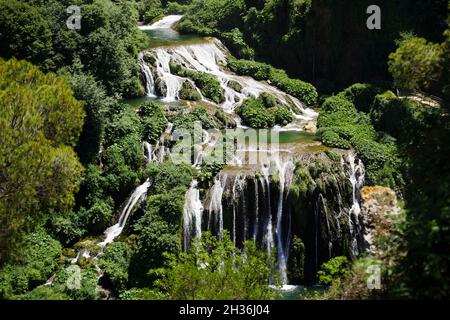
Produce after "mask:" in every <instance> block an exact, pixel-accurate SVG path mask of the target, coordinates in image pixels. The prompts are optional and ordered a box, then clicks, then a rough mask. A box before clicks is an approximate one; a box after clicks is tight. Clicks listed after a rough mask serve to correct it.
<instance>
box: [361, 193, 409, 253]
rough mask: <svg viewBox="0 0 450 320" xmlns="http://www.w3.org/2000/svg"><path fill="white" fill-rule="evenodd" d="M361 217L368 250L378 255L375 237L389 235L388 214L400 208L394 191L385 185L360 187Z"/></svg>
mask: <svg viewBox="0 0 450 320" xmlns="http://www.w3.org/2000/svg"><path fill="white" fill-rule="evenodd" d="M361 199H362V208H361V213H362V218H363V225H364V240H365V241H366V245H367V248H368V251H369V253H370V254H372V255H379V254H380V252H378V251H379V250H380V248H378V247H377V246H376V242H375V240H376V239H382V238H387V237H388V236H389V232H390V229H391V228H390V227H391V225H392V220H391V219H390V218H389V214H397V213H399V212H400V208H399V206H398V205H397V197H396V194H395V192H394V191H393V190H392V189H390V188H386V187H380V186H372V187H369V186H366V187H363V188H362V189H361Z"/></svg>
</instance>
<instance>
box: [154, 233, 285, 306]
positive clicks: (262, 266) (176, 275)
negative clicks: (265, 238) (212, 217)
mask: <svg viewBox="0 0 450 320" xmlns="http://www.w3.org/2000/svg"><path fill="white" fill-rule="evenodd" d="M166 257H167V258H168V259H167V263H166V266H165V268H164V269H158V270H153V271H152V272H153V273H154V274H155V275H156V276H158V277H159V279H158V281H156V282H155V285H156V286H157V287H159V288H160V289H161V290H162V291H163V292H167V294H168V297H169V298H170V299H199V300H201V299H273V298H275V297H276V293H275V291H274V290H273V289H272V288H271V287H269V285H268V284H269V279H270V278H271V279H273V283H274V285H277V284H278V281H277V280H278V272H277V270H276V268H272V267H271V265H272V264H273V259H272V258H270V257H268V256H267V254H266V253H265V252H263V251H260V250H258V249H257V248H256V245H255V243H254V242H251V241H246V242H245V244H244V249H242V250H240V249H238V248H236V247H235V246H234V245H233V242H232V241H231V240H230V236H229V234H228V233H227V232H224V234H223V236H222V239H220V240H218V239H217V238H216V237H214V236H212V235H211V234H209V233H207V232H206V233H203V235H202V238H200V239H196V240H194V242H193V245H192V249H191V250H190V252H187V253H185V252H183V253H180V254H179V255H178V256H175V255H166ZM199 263H201V264H202V266H203V267H201V268H199V267H198V266H199Z"/></svg>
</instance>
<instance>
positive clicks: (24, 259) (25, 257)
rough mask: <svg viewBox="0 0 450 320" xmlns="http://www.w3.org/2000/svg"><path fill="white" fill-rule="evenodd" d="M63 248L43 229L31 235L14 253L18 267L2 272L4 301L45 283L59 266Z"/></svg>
mask: <svg viewBox="0 0 450 320" xmlns="http://www.w3.org/2000/svg"><path fill="white" fill-rule="evenodd" d="M61 249H62V248H61V245H60V243H59V242H58V241H56V240H55V239H53V238H51V237H50V236H49V235H48V234H47V233H46V232H45V231H44V229H42V228H38V229H37V230H36V231H34V232H32V233H29V234H27V235H26V236H25V237H24V239H23V242H22V243H21V244H20V246H19V247H18V248H17V250H16V252H14V259H12V260H11V262H12V263H14V264H12V263H11V264H9V263H8V264H5V265H3V266H2V268H1V269H0V298H2V299H10V298H12V297H13V296H14V295H17V294H22V293H25V291H27V290H29V289H32V288H33V287H35V286H36V285H39V284H43V283H44V282H45V281H46V280H47V279H48V277H49V276H50V275H51V273H52V272H53V271H54V270H55V268H56V267H57V265H58V258H59V256H60V255H61Z"/></svg>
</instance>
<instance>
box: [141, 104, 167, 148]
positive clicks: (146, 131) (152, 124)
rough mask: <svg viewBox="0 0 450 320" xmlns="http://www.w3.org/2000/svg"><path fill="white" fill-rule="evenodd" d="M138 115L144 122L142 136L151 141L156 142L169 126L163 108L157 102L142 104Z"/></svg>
mask: <svg viewBox="0 0 450 320" xmlns="http://www.w3.org/2000/svg"><path fill="white" fill-rule="evenodd" d="M138 115H139V117H140V120H141V124H142V137H143V139H144V140H146V141H148V142H149V143H155V142H156V141H157V140H158V139H159V137H160V136H161V134H162V133H163V132H164V130H165V129H166V127H167V119H166V116H165V114H164V110H163V108H162V107H161V106H160V105H159V104H157V103H155V102H145V103H144V104H142V105H141V107H140V108H139V111H138Z"/></svg>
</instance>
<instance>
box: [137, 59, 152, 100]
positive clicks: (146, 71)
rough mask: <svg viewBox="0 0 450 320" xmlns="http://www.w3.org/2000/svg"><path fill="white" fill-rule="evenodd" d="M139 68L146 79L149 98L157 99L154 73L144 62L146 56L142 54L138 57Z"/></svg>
mask: <svg viewBox="0 0 450 320" xmlns="http://www.w3.org/2000/svg"><path fill="white" fill-rule="evenodd" d="M138 59H139V66H140V67H141V70H142V73H143V74H144V78H145V89H146V90H145V92H146V94H147V96H148V97H156V95H155V81H154V80H153V75H152V71H151V70H150V68H149V66H148V65H147V63H146V62H145V60H144V54H143V53H142V52H141V53H140V54H139V56H138Z"/></svg>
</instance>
